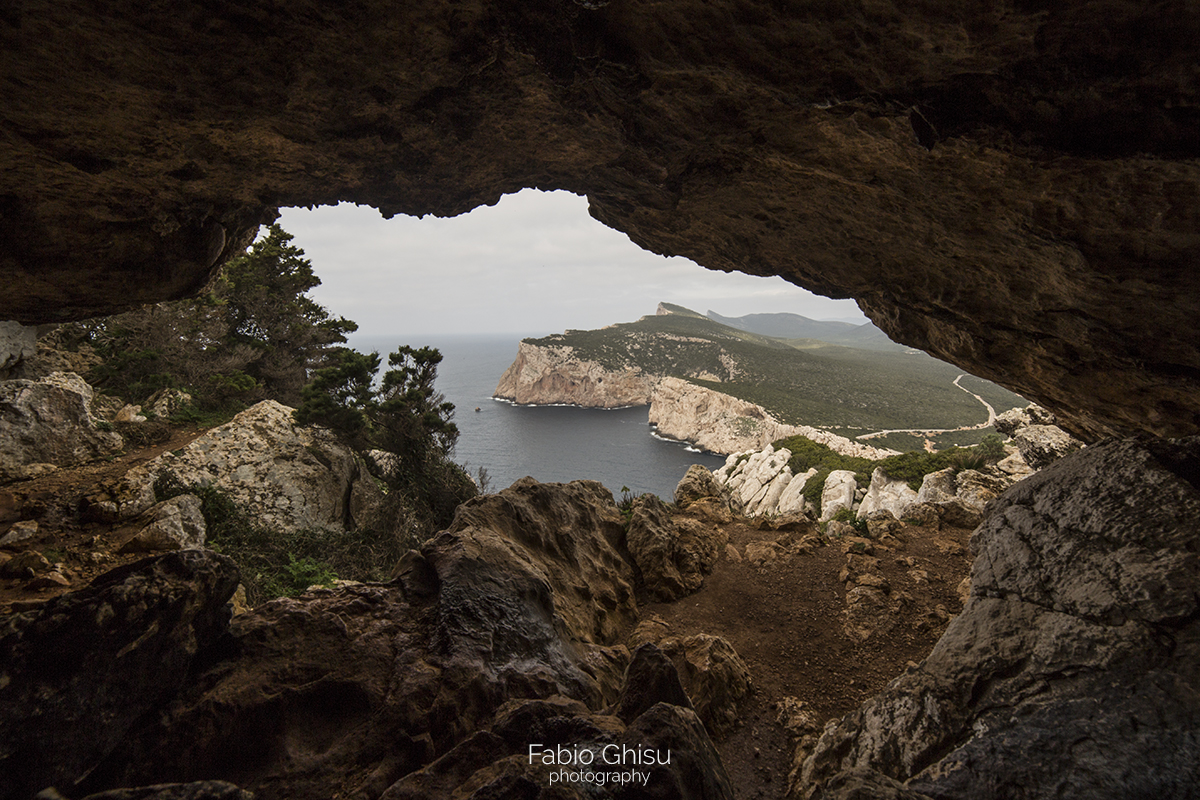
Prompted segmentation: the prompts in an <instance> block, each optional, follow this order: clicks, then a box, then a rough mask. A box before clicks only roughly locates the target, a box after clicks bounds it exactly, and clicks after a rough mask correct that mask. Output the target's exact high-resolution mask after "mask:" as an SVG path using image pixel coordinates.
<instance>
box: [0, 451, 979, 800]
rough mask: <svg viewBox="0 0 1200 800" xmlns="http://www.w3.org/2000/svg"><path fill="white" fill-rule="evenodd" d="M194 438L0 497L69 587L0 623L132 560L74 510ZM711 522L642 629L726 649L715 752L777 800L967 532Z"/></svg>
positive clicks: (949, 581)
mask: <svg viewBox="0 0 1200 800" xmlns="http://www.w3.org/2000/svg"><path fill="white" fill-rule="evenodd" d="M202 432H203V431H202V430H197V429H188V430H184V429H176V430H173V431H171V432H170V434H169V438H166V439H164V440H163V441H160V442H158V443H156V444H153V445H150V446H146V447H142V448H139V449H136V450H131V451H130V452H129V453H127V454H124V455H122V456H119V457H116V458H113V459H111V460H108V461H99V462H95V463H93V464H88V465H85V466H82V467H78V468H74V469H64V470H59V471H57V472H54V473H51V474H49V475H45V476H42V477H40V478H37V479H34V480H29V481H22V482H18V483H13V484H9V485H7V486H3V487H0V533H2V532H3V531H4V530H6V529H7V528H8V527H9V525H10V524H11V523H12V522H14V521H17V520H21V519H31V518H33V519H37V520H38V523H39V529H38V533H37V535H36V536H35V537H34V538H32V539H29V540H27V541H25V542H21V543H20V544H19V545H15V546H13V547H10V548H7V549H6V551H5V552H7V553H9V554H13V553H16V552H20V551H21V550H25V549H33V550H38V551H39V552H42V553H43V554H45V555H46V556H47V557H48V558H49V559H50V560H51V561H54V562H58V563H60V564H61V565H62V567H63V569H62V572H63V574H64V575H65V576H66V577H67V578H68V580H69V582H70V585H69V586H65V587H50V588H42V589H30V588H29V584H28V582H27V581H22V580H15V579H0V614H5V613H9V612H13V611H21V610H26V609H29V608H34V607H36V606H37V605H38V604H40V603H42V602H44V601H45V600H47V599H49V598H50V597H53V596H55V595H57V594H61V593H62V592H65V591H69V590H70V589H74V588H81V587H83V586H85V585H86V584H87V583H88V582H90V581H91V580H92V579H93V578H94V577H96V576H97V575H99V574H101V573H103V572H107V571H108V570H110V569H113V568H114V567H117V566H120V565H122V564H125V563H129V562H132V561H135V560H137V559H139V558H142V557H144V554H128V555H123V554H120V553H118V552H117V551H118V549H119V548H120V546H121V545H122V544H123V543H124V542H125V541H126V540H128V539H129V538H131V537H132V536H133V535H134V534H135V533H136V530H135V529H134V528H132V527H130V526H122V525H107V524H100V523H87V522H83V521H81V520H80V515H79V508H80V501H81V500H82V499H83V498H84V497H86V496H87V495H88V494H91V493H92V492H94V491H95V488H96V487H97V486H99V485H102V484H104V483H107V482H110V481H115V480H117V479H118V478H119V477H120V476H121V475H123V474H124V473H125V472H126V471H127V470H128V469H130V468H132V467H134V466H136V465H138V464H142V463H145V462H146V461H149V460H150V459H152V458H155V457H156V456H158V455H160V454H161V453H163V452H165V451H167V450H174V449H178V448H180V447H183V446H184V445H185V444H187V443H188V442H190V441H191V440H192V439H194V438H196V437H197V436H199V435H200V434H201V433H202ZM714 524H720V525H721V526H722V527H724V528H725V529H726V532H727V533H728V537H729V544H730V547H729V548H726V551H725V553H724V554H723V555H722V556H721V558H720V559H719V560H718V562H717V564H716V567H715V570H714V572H713V573H712V574H711V575H709V576H707V578H706V579H705V582H704V585H703V587H702V588H701V589H700V591H699V592H697V593H696V594H693V595H691V596H689V597H686V598H684V599H682V600H679V601H677V602H674V603H650V604H643V606H642V609H641V611H642V619H648V618H650V617H651V615H657V616H658V617H659V618H661V620H662V621H663V622H665V623H666V624H667V625H668V626H669V629H668V631H667V635H671V636H687V635H690V634H694V633H709V634H714V635H718V636H722V637H724V638H725V639H727V640H728V641H729V642H730V643H731V644H732V645H733V646H734V648H735V649H736V650H737V652H738V654H739V655H740V656H741V658H742V659H743V660H744V661H745V662H746V664H747V665H748V667H749V669H750V673H751V676H752V678H753V681H754V691H753V694H752V696H751V698H750V699H749V701H748V702H747V703H746V705H745V706H744V707H743V709H742V712H741V722H740V724H739V725H738V727H737V728H736V729H735V730H734V731H733V732H732V733H730V734H728V735H727V736H726V737H724V738H723V739H721V740H719V741H718V742H717V747H718V749H719V750H720V752H721V756H722V760H723V761H724V764H725V767H726V770H727V771H728V773H729V776H730V779H731V781H732V783H733V786H734V790H735V792H736V794H737V797H738V798H740V799H741V800H759V798H782V797H783V796H784V795H785V793H786V788H787V783H788V774H789V771H790V770H791V769H792V768H793V760H794V754H795V752H796V748H797V744H800V743H802V737H803V736H804V735H809V736H813V735H816V734H819V732H820V730H821V728H822V727H823V726H824V725H825V723H826V722H827V721H828V720H830V719H833V718H836V717H839V716H841V715H843V714H845V713H847V712H849V711H851V710H853V709H854V708H856V707H857V706H858V705H860V704H861V703H862V701H863V700H865V699H866V698H868V697H870V696H871V695H873V694H875V693H876V692H878V691H879V690H880V689H881V688H883V687H884V686H885V685H886V684H887V683H888V681H890V680H891V679H892V678H894V677H895V676H896V675H898V674H900V673H901V672H903V671H904V670H905V669H906V668H907V667H908V666H909V665H912V664H915V663H917V662H919V661H921V659H923V658H924V657H925V656H926V655H927V654H928V652H929V651H930V649H931V648H932V647H933V644H934V643H935V642H936V641H937V638H938V637H939V636H940V635H941V633H942V631H943V630H944V629H945V626H946V623H947V622H948V620H949V618H950V616H951V615H953V614H955V613H957V612H958V611H959V610H960V609H961V606H962V600H961V598H960V595H959V591H958V589H959V585H960V583H961V582H962V580H963V579H964V578H965V577H966V576H967V575H968V574H969V570H970V560H969V556H968V554H967V550H966V542H967V538H968V536H969V535H970V531H967V530H962V529H953V528H943V529H941V530H934V529H931V528H922V527H905V528H904V529H903V530H902V531H900V532H898V533H897V535H896V536H894V537H891V538H889V539H887V540H886V541H887V543H886V544H885V543H882V542H879V541H874V542H871V543H870V545H869V546H870V548H871V549H872V551H873V552H872V553H870V554H867V555H856V556H851V555H849V553H848V551H849V550H851V549H852V547H851V543H850V542H839V541H836V540H827V539H825V538H824V537H820V536H819V531H817V529H816V527H815V526H812V527H809V528H806V529H803V530H801V531H790V532H782V531H778V530H773V529H772V528H771V525H770V523H769V522H764V521H754V520H746V519H741V518H736V517H735V518H734V520H733V521H732V522H729V523H714ZM801 537H807V540H808V541H809V542H813V541H817V542H818V545H817V546H815V547H812V548H807V549H808V552H804V551H800V552H790V553H788V552H784V553H782V554H781V555H780V556H779V557H777V558H775V559H773V560H769V561H766V562H759V563H757V564H756V563H753V562H752V561H750V560H748V559H747V558H746V557H745V553H746V545H747V544H750V543H752V542H771V541H780V542H794V541H796V540H798V539H799V538H801ZM859 547H861V544H860V545H859ZM793 550H794V548H793ZM848 566H849V567H850V570H849V571H850V572H851V575H850V576H847V574H846V568H847V567H848ZM864 568H865V569H866V570H867V571H869V572H871V573H873V574H875V575H878V576H881V577H882V578H883V579H885V580H886V582H887V584H888V586H889V591H888V593H887V598H888V610H887V612H886V613H885V614H883V615H881V616H880V619H879V624H878V628H877V629H876V630H875V631H874V632H873V633H872V634H871V635H870V636H869V637H868V638H866V639H865V640H864V641H856V640H855V639H854V638H852V637H851V636H849V635H848V634H847V632H846V629H845V621H846V611H847V594H848V590H849V588H850V587H851V586H853V580H854V577H853V573H856V572H862V571H863V570H864ZM847 577H849V580H847ZM787 698H792V699H791V700H787ZM787 707H790V708H793V709H794V708H797V707H799V708H803V709H805V710H806V711H808V713H809V717H810V720H811V723H812V724H811V725H810V726H809V727H808V728H807V729H806V730H803V731H797V730H795V728H794V726H793V729H792V730H790V731H789V729H788V728H787V727H786V726H785V722H786V715H784V714H782V713H781V711H782V710H783V709H784V708H787ZM810 741H812V740H810Z"/></svg>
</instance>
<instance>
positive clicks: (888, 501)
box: [857, 467, 917, 519]
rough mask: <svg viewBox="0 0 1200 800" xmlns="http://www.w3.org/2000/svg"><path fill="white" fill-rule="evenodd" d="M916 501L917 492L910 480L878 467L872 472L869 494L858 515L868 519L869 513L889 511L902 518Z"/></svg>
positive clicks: (863, 501) (863, 500)
mask: <svg viewBox="0 0 1200 800" xmlns="http://www.w3.org/2000/svg"><path fill="white" fill-rule="evenodd" d="M915 502H917V492H915V491H913V488H912V487H911V486H909V485H908V481H904V480H897V479H895V478H891V477H889V476H888V475H887V473H885V472H884V471H883V469H882V468H881V467H876V468H875V471H874V472H872V473H871V485H870V486H869V487H868V488H867V494H866V496H865V497H863V499H862V502H861V503H860V504H859V506H858V514H857V516H858V518H859V519H866V517H867V515H868V514H872V513H874V512H876V511H887V512H889V513H890V514H891V515H892V516H893V517H895V518H896V519H900V518H901V517H903V516H904V512H905V511H907V510H908V507H909V506H911V505H912V504H913V503H915Z"/></svg>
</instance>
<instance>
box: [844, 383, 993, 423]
mask: <svg viewBox="0 0 1200 800" xmlns="http://www.w3.org/2000/svg"><path fill="white" fill-rule="evenodd" d="M965 377H967V373H965V372H964V373H963V374H961V375H959V376H958V377H957V378H955V379H954V385H955V386H957V387H958V388H959V389H962V390H963V391H964V392H966V393H967V394H969V395H971V397H974V398H975V399H976V400H978V401H979V402H981V403H983V407H984V408H986V409H987V412H988V417H987V420H986V421H985V422H981V423H979V424H978V425H965V426H963V427H961V428H894V429H892V430H887V431H873V432H872V433H863V434H859V435H858V436H856V437H855V438H856V439H874V438H876V437H879V436H887V435H888V434H889V433H917V434H924V435H926V436H932V435H933V434H935V433H956V432H958V431H977V430H979V429H980V428H987V427H990V426H991V425H993V424H995V422H996V409H994V408H992V404H991V403H989V402H988V401H987V400H984V399H983V398H982V397H980V396H979V395H977V394H975V393H974V392H972V391H971V390H970V389H968V388H967V387H965V386H963V385H962V384H961V383H959V381H961V380H962V379H963V378H965Z"/></svg>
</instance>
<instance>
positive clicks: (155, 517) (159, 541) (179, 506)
mask: <svg viewBox="0 0 1200 800" xmlns="http://www.w3.org/2000/svg"><path fill="white" fill-rule="evenodd" d="M143 517H144V519H145V522H146V524H145V526H144V527H143V528H142V529H141V530H140V531H138V532H137V534H136V535H135V536H134V537H133V538H132V539H130V540H129V541H128V542H126V543H125V544H124V546H122V548H121V552H123V553H136V552H151V551H156V550H188V549H193V548H197V547H203V546H204V540H205V538H206V537H207V535H208V528H207V526H206V525H205V523H204V514H203V513H201V511H200V498H199V497H196V495H194V494H181V495H179V496H178V497H172V498H171V499H169V500H164V501H162V502H161V503H157V504H156V505H154V506H153V507H152V508H151V509H150V510H149V511H147V512H146V513H145V514H144V515H143Z"/></svg>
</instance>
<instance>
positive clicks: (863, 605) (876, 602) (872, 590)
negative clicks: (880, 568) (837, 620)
mask: <svg viewBox="0 0 1200 800" xmlns="http://www.w3.org/2000/svg"><path fill="white" fill-rule="evenodd" d="M859 577H865V576H859ZM887 617H888V601H887V597H886V595H885V593H884V591H883V590H882V589H881V588H880V587H877V586H870V585H864V584H859V585H856V586H855V587H854V588H852V589H850V591H848V592H847V593H846V620H845V623H844V624H843V625H842V630H843V631H845V633H846V636H847V638H849V639H850V640H851V641H854V642H857V643H860V644H861V643H862V642H865V641H866V640H867V639H869V638H871V635H872V634H874V633H875V631H877V630H879V628H880V627H881V626H883V625H886V624H887Z"/></svg>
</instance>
